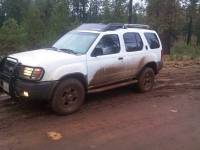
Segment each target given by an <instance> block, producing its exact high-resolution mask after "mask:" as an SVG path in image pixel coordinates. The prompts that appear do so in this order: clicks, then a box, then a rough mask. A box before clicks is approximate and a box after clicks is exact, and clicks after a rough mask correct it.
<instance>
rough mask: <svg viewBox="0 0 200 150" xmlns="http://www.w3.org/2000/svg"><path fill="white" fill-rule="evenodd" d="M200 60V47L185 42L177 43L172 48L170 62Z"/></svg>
mask: <svg viewBox="0 0 200 150" xmlns="http://www.w3.org/2000/svg"><path fill="white" fill-rule="evenodd" d="M190 59H200V47H199V46H194V45H187V44H186V43H185V42H184V41H182V40H180V41H177V42H176V43H175V45H174V47H173V48H172V51H171V54H170V60H190Z"/></svg>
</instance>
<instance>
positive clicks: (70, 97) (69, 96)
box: [62, 87, 78, 107]
mask: <svg viewBox="0 0 200 150" xmlns="http://www.w3.org/2000/svg"><path fill="white" fill-rule="evenodd" d="M77 102H78V91H77V90H76V89H75V88H71V87H68V88H66V89H65V90H64V91H63V94H62V104H63V105H64V106H65V107H70V106H73V105H75V104H76V103H77Z"/></svg>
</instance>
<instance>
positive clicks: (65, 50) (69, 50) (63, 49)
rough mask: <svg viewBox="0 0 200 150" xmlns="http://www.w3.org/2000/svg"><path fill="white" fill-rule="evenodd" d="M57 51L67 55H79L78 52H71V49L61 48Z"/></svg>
mask: <svg viewBox="0 0 200 150" xmlns="http://www.w3.org/2000/svg"><path fill="white" fill-rule="evenodd" d="M59 50H61V51H64V52H67V53H71V54H75V55H77V54H79V53H78V52H75V51H73V50H71V49H65V48H61V49H59Z"/></svg>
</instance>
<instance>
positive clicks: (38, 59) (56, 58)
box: [10, 49, 80, 67]
mask: <svg viewBox="0 0 200 150" xmlns="http://www.w3.org/2000/svg"><path fill="white" fill-rule="evenodd" d="M10 57H13V58H16V59H18V61H19V62H20V63H22V64H23V65H26V66H33V67H42V66H44V65H47V64H48V65H49V64H52V63H55V62H56V63H58V62H62V61H64V62H65V63H73V62H74V61H77V60H78V58H79V57H80V56H78V55H74V54H68V53H65V52H60V51H54V50H50V49H39V50H33V51H28V52H21V53H16V54H12V55H10ZM79 61H80V60H79Z"/></svg>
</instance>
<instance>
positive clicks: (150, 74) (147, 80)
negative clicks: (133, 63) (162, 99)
mask: <svg viewBox="0 0 200 150" xmlns="http://www.w3.org/2000/svg"><path fill="white" fill-rule="evenodd" d="M154 83H155V72H154V71H153V69H152V68H149V67H146V68H145V69H144V70H143V71H142V72H141V73H140V75H139V77H138V83H137V88H138V90H139V92H142V93H145V92H149V91H151V90H152V89H153V86H154Z"/></svg>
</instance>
